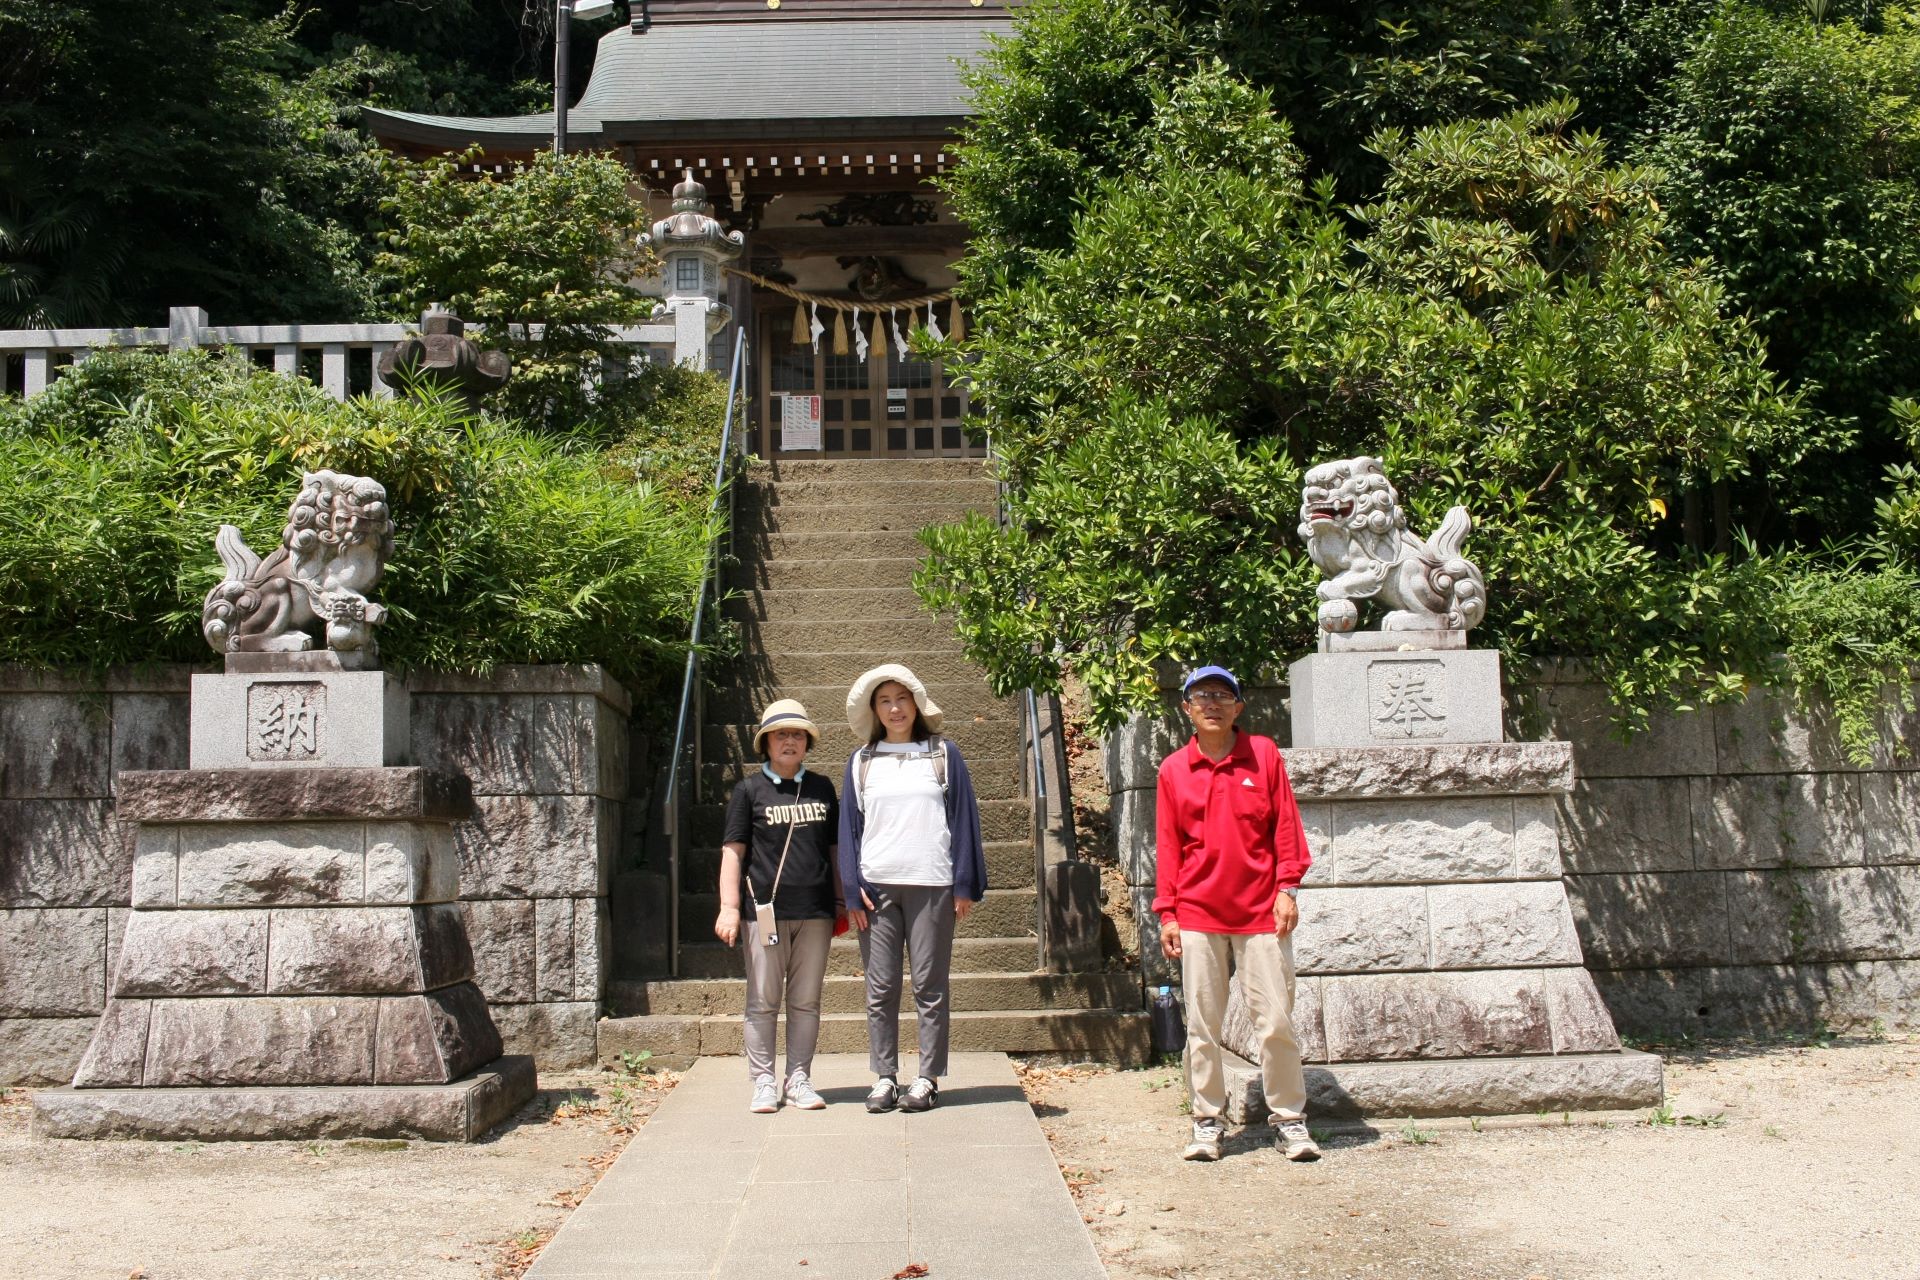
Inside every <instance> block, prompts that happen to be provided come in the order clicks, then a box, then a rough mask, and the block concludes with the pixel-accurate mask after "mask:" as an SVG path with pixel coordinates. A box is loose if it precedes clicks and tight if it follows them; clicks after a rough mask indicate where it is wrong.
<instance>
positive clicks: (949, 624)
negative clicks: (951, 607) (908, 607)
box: [740, 611, 960, 702]
mask: <svg viewBox="0 0 1920 1280" xmlns="http://www.w3.org/2000/svg"><path fill="white" fill-rule="evenodd" d="M740 643H741V647H742V648H744V649H745V650H746V651H747V652H748V653H752V654H766V655H769V656H772V655H777V654H781V653H790V652H796V651H797V652H802V653H819V652H822V651H825V650H829V649H833V648H836V647H838V646H840V645H843V644H849V643H851V644H856V645H858V646H860V647H861V648H862V649H891V650H893V651H894V652H896V653H958V652H960V637H959V635H958V634H957V633H956V632H955V631H954V629H953V621H952V620H951V619H949V618H937V617H935V616H934V615H932V614H930V613H926V612H924V611H914V612H911V613H891V612H889V613H880V614H867V615H864V616H858V615H853V616H848V617H842V618H819V619H814V620H811V621H806V622H790V621H782V622H757V621H749V622H743V623H741V624H740ZM934 701H936V702H938V701H939V699H938V698H936V699H934Z"/></svg>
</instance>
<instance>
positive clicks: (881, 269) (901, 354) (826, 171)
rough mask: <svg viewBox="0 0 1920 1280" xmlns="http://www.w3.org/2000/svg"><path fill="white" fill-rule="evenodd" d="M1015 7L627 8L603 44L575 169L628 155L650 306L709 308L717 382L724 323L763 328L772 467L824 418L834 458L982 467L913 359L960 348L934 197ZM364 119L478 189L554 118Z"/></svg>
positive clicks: (961, 401)
mask: <svg viewBox="0 0 1920 1280" xmlns="http://www.w3.org/2000/svg"><path fill="white" fill-rule="evenodd" d="M1013 3H1015V0H651V3H647V4H644V5H643V4H642V3H641V0H632V5H631V8H632V12H633V21H632V22H631V23H630V24H629V25H626V26H621V27H617V28H615V29H614V30H613V31H611V32H609V33H608V34H607V35H605V36H604V37H602V38H601V40H600V44H599V52H598V55H597V57H596V59H595V61H594V64H593V71H592V75H591V78H590V80H589V82H588V84H587V87H586V89H585V91H584V92H583V93H582V94H581V96H580V100H579V101H578V102H577V103H575V104H574V105H573V106H572V107H571V108H570V110H569V111H568V114H567V147H566V149H567V150H568V151H569V152H575V151H589V150H590V151H597V152H602V153H607V154H612V155H615V156H618V157H619V158H620V159H621V160H622V161H624V162H625V163H626V165H627V166H628V167H629V168H630V169H631V170H632V171H633V173H634V175H635V179H636V181H637V182H638V183H639V185H640V186H642V187H644V188H645V191H646V195H647V199H648V202H649V207H650V211H651V212H652V213H653V216H654V217H655V218H656V219H658V221H657V222H656V223H655V228H654V235H653V236H652V237H651V240H652V242H653V247H654V248H655V249H656V250H657V251H658V252H659V253H660V255H661V258H662V262H663V268H664V270H663V271H662V274H661V276H660V277H659V278H658V280H657V281H655V282H654V285H653V287H655V288H657V289H658V290H659V291H660V292H661V293H662V295H663V296H664V297H667V298H669V299H671V298H672V297H673V296H674V295H675V294H676V293H677V294H682V295H685V294H689V293H692V292H693V291H694V290H695V289H698V291H699V292H700V293H703V294H705V295H706V296H707V297H708V298H709V299H711V300H712V303H713V304H714V309H713V313H712V320H711V327H712V332H711V334H710V335H709V339H710V343H711V346H710V354H709V356H708V360H707V363H708V364H709V366H710V367H715V368H719V369H721V370H722V371H723V372H724V370H725V369H726V363H727V358H728V356H727V353H728V351H729V349H730V347H731V344H732V325H731V323H726V322H730V321H732V320H735V319H737V320H740V321H742V322H744V323H746V324H747V325H749V326H750V327H749V328H748V330H747V335H748V343H749V346H750V352H751V358H750V364H749V368H750V382H751V391H752V397H751V418H752V424H753V425H752V430H753V433H754V435H753V439H752V440H751V441H749V444H750V447H751V448H752V449H753V450H754V451H755V452H758V453H760V454H761V455H762V456H773V455H774V453H775V451H776V450H780V447H781V423H782V421H783V420H785V421H789V422H793V421H796V419H795V418H794V417H793V416H792V415H793V414H794V413H795V412H796V411H797V412H799V413H801V414H802V415H805V414H808V413H813V414H817V424H818V430H819V436H820V440H821V445H822V452H823V453H824V455H825V456H829V457H832V456H846V457H934V456H948V457H954V456H974V455H978V454H979V453H981V452H982V451H983V450H982V447H981V446H979V445H977V444H973V443H971V442H969V441H967V440H966V439H965V437H964V435H963V433H962V431H961V421H962V419H963V418H964V417H965V415H966V412H967V395H966V390H965V386H964V380H958V379H955V378H954V377H952V376H950V372H949V370H948V369H947V368H946V367H945V364H944V362H943V361H941V360H938V359H933V360H922V359H917V358H915V357H914V355H913V354H912V353H911V352H909V351H907V350H905V349H903V344H904V342H905V340H906V339H907V338H909V337H910V335H911V333H912V331H913V329H914V328H916V327H928V328H930V330H931V331H932V332H933V333H935V334H942V333H952V332H954V331H955V330H956V329H958V330H960V331H961V332H964V326H965V324H966V317H965V316H964V315H963V314H962V313H961V312H960V311H959V309H958V306H957V304H956V303H955V302H954V301H953V300H952V298H951V295H950V291H951V289H952V286H953V284H954V273H953V265H954V263H955V261H956V259H958V257H959V256H960V253H961V251H962V250H963V248H964V247H965V244H966V238H967V233H966V228H964V227H963V226H961V225H960V224H959V223H958V222H957V221H956V220H955V218H954V216H953V213H952V210H951V208H950V207H949V205H948V203H947V201H946V198H945V197H944V196H943V195H942V194H941V193H940V192H939V191H938V190H936V189H935V187H934V181H935V179H936V178H938V177H939V175H941V174H942V173H945V172H946V171H947V170H949V169H950V168H951V167H952V165H953V162H954V155H953V150H952V148H953V144H954V141H955V138H956V136H957V134H958V131H959V128H960V126H961V124H962V122H963V121H964V119H965V116H966V112H967V105H966V103H967V90H966V87H965V85H964V84H963V83H962V82H961V63H962V62H963V61H965V60H969V59H974V58H976V57H978V56H979V55H980V54H981V53H983V52H984V51H985V49H986V48H987V46H988V43H989V41H990V40H992V39H993V38H994V37H995V36H1003V35H1006V34H1008V33H1009V32H1010V30H1011V16H1010V13H1009V9H1010V7H1011V5H1012V4H1013ZM366 119H367V124H368V128H369V129H370V131H371V132H372V133H373V134H374V136H375V137H376V138H378V139H379V140H380V142H381V143H382V144H383V145H385V146H386V147H388V148H389V149H391V150H394V151H397V152H400V153H402V154H410V155H416V156H425V155H437V154H441V153H445V152H450V151H451V152H461V151H466V150H467V149H469V148H471V147H475V146H477V147H479V148H480V150H481V156H480V160H479V164H478V165H477V167H478V168H479V169H481V170H483V171H485V170H495V169H504V168H505V167H506V166H507V165H509V164H511V163H513V162H515V161H525V160H528V159H530V158H531V157H532V156H533V155H534V154H536V153H537V152H539V151H542V150H545V149H548V148H550V147H551V146H552V145H553V129H554V117H553V113H552V112H551V111H546V112H538V113H535V114H531V115H523V116H504V117H477V116H436V115H422V114H416V113H412V112H401V111H386V110H377V109H369V110H368V111H367V112H366ZM689 178H690V179H691V181H689ZM676 188H678V189H679V190H678V191H677V192H676ZM709 202H710V208H709ZM702 228H705V230H703V229H702ZM735 232H737V233H739V234H738V236H735V235H734V234H733V233H735ZM679 247H685V248H686V249H687V250H688V251H687V252H685V253H677V252H674V250H675V249H676V248H679ZM816 328H817V333H816ZM796 333H797V334H798V339H797V340H796ZM814 397H818V400H817V402H815V401H814V399H813V398H814ZM790 400H791V404H790V403H789V401H790ZM816 456H817V455H816Z"/></svg>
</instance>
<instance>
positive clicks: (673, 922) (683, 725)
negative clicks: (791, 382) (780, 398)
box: [661, 325, 747, 978]
mask: <svg viewBox="0 0 1920 1280" xmlns="http://www.w3.org/2000/svg"><path fill="white" fill-rule="evenodd" d="M746 345H747V329H746V326H745V325H741V326H740V327H739V328H738V329H737V330H735V332H734V336H733V363H732V367H731V369H730V370H729V372H728V374H727V412H726V418H725V419H724V420H723V421H722V423H721V427H720V453H719V457H718V458H717V460H716V461H715V462H714V466H713V498H712V500H711V501H710V502H709V503H708V504H707V520H708V522H709V524H711V523H712V522H713V520H714V519H715V517H717V516H718V515H719V514H720V499H721V497H722V495H723V494H724V493H725V492H726V490H725V488H724V486H725V484H726V477H727V463H728V461H729V458H728V455H729V453H730V452H731V451H732V445H733V407H734V402H735V396H736V393H737V392H738V391H739V389H740V385H741V373H742V370H743V368H744V366H745V359H746ZM728 510H729V511H731V510H732V508H731V506H729V508H728ZM719 551H720V532H719V530H718V529H713V530H711V531H710V532H709V533H708V535H707V555H706V562H705V564H704V566H703V567H702V569H701V571H700V586H699V588H698V589H697V590H696V592H695V594H694V598H693V631H692V635H691V637H690V639H689V640H688V642H687V666H686V673H685V675H684V676H683V677H682V678H681V681H680V711H679V714H678V715H677V716H676V717H675V718H674V725H673V753H672V754H671V755H669V756H668V757H667V786H666V795H665V797H664V799H663V801H662V811H661V826H662V827H663V829H664V830H665V831H666V833H667V949H668V950H667V972H668V973H669V974H671V975H672V976H673V977H676V978H677V977H679V976H680V816H679V809H680V769H681V762H682V761H683V760H684V759H685V757H686V751H687V747H688V746H689V745H690V744H689V742H688V740H687V713H688V711H690V710H691V709H692V707H693V701H694V694H695V690H696V689H697V687H698V685H697V681H698V678H699V674H700V628H701V623H702V622H703V621H704V620H705V617H706V609H707V586H708V584H709V583H710V582H713V580H714V576H715V573H716V571H717V569H718V564H717V561H718V559H719ZM716 595H717V592H716ZM691 745H693V747H694V760H695V768H696V769H698V767H699V765H698V761H699V758H700V756H699V744H698V743H697V742H695V743H693V744H691ZM699 782H700V778H699V774H698V773H697V772H696V773H695V775H694V785H695V788H696V791H695V794H696V795H697V794H698V790H697V788H698V786H699Z"/></svg>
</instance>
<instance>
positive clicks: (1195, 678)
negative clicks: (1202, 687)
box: [1180, 667, 1240, 698]
mask: <svg viewBox="0 0 1920 1280" xmlns="http://www.w3.org/2000/svg"><path fill="white" fill-rule="evenodd" d="M1202 680H1224V681H1226V682H1227V688H1229V689H1231V690H1233V696H1234V697H1236V698H1238V697H1239V696H1240V682H1239V681H1238V680H1236V679H1234V678H1233V672H1231V671H1229V670H1227V669H1226V668H1225V667H1201V668H1199V669H1198V670H1196V671H1195V672H1194V673H1193V674H1192V675H1190V676H1188V677H1187V682H1186V683H1185V684H1183V685H1181V686H1180V696H1181V697H1183V698H1184V697H1186V696H1187V695H1188V694H1189V693H1191V692H1193V686H1195V685H1197V684H1199V683H1200V682H1201V681H1202Z"/></svg>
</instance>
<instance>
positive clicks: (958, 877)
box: [839, 664, 987, 1112]
mask: <svg viewBox="0 0 1920 1280" xmlns="http://www.w3.org/2000/svg"><path fill="white" fill-rule="evenodd" d="M940 722H941V716H940V708H939V707H938V706H936V705H935V704H934V701H933V699H931V698H929V697H928V696H927V689H926V686H925V685H923V684H921V683H920V680H919V678H918V677H917V676H915V675H914V674H913V672H911V671H909V670H908V669H907V668H906V667H903V666H899V665H898V664H888V665H886V666H881V667H875V668H874V669H873V670H871V671H869V672H867V673H866V674H865V675H863V676H861V677H860V678H859V679H858V680H856V681H854V683H853V688H852V689H851V690H849V691H848V693H847V723H848V724H849V725H851V726H852V728H853V732H854V736H855V738H856V739H865V740H866V742H867V744H868V745H867V746H865V747H862V748H861V749H860V750H858V751H856V752H854V753H853V758H852V759H851V760H849V761H847V776H846V781H845V785H844V786H843V787H842V788H841V805H840V851H839V854H840V875H841V878H842V882H843V883H844V884H845V886H846V889H847V908H848V909H847V915H848V917H849V919H851V920H852V922H853V926H854V928H856V929H858V930H859V931H860V960H861V963H862V965H863V966H864V967H865V969H866V971H867V1045H868V1059H869V1062H870V1063H871V1065H872V1067H873V1073H874V1076H875V1080H874V1085H873V1090H872V1092H870V1093H869V1094H868V1095H867V1110H868V1111H872V1112H882V1111H891V1110H893V1109H894V1107H896V1106H898V1107H900V1108H902V1109H903V1110H906V1111H927V1110H931V1109H932V1108H933V1106H934V1104H935V1103H936V1102H937V1101H938V1099H939V1095H940V1087H939V1086H940V1077H941V1076H942V1075H944V1074H946V1070H947V1044H948V1038H949V1036H948V1028H949V1024H950V1020H951V1012H952V1011H951V1009H950V1007H949V1003H948V991H947V988H948V977H949V974H950V972H951V970H952V967H953V933H954V928H955V926H956V925H957V924H958V923H959V922H960V921H962V920H964V919H966V918H967V913H968V912H969V911H971V910H972V909H973V904H974V903H976V902H978V901H979V900H980V899H981V897H982V896H983V895H984V894H985V893H986V891H987V863H986V855H985V852H984V850H983V848H982V846H981V843H980V806H979V804H978V802H976V801H975V799H974V795H973V779H972V778H971V776H969V775H968V773H967V765H966V761H964V760H963V759H961V757H960V751H959V748H957V747H955V746H954V745H953V743H951V742H949V741H947V740H946V739H944V738H942V737H941V736H940ZM903 945H904V946H905V948H906V950H907V954H908V957H909V960H910V962H911V964H912V965H913V998H914V1003H915V1004H916V1005H917V1006H918V1007H919V1014H920V1018H919V1024H920V1025H919V1030H920V1063H919V1074H918V1076H917V1077H916V1078H915V1079H914V1081H913V1083H912V1084H910V1085H909V1086H907V1088H906V1089H905V1090H904V1091H903V1090H901V1088H900V1084H899V1073H900V1044H899V1040H900V987H901V956H900V952H901V947H902V946H903Z"/></svg>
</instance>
